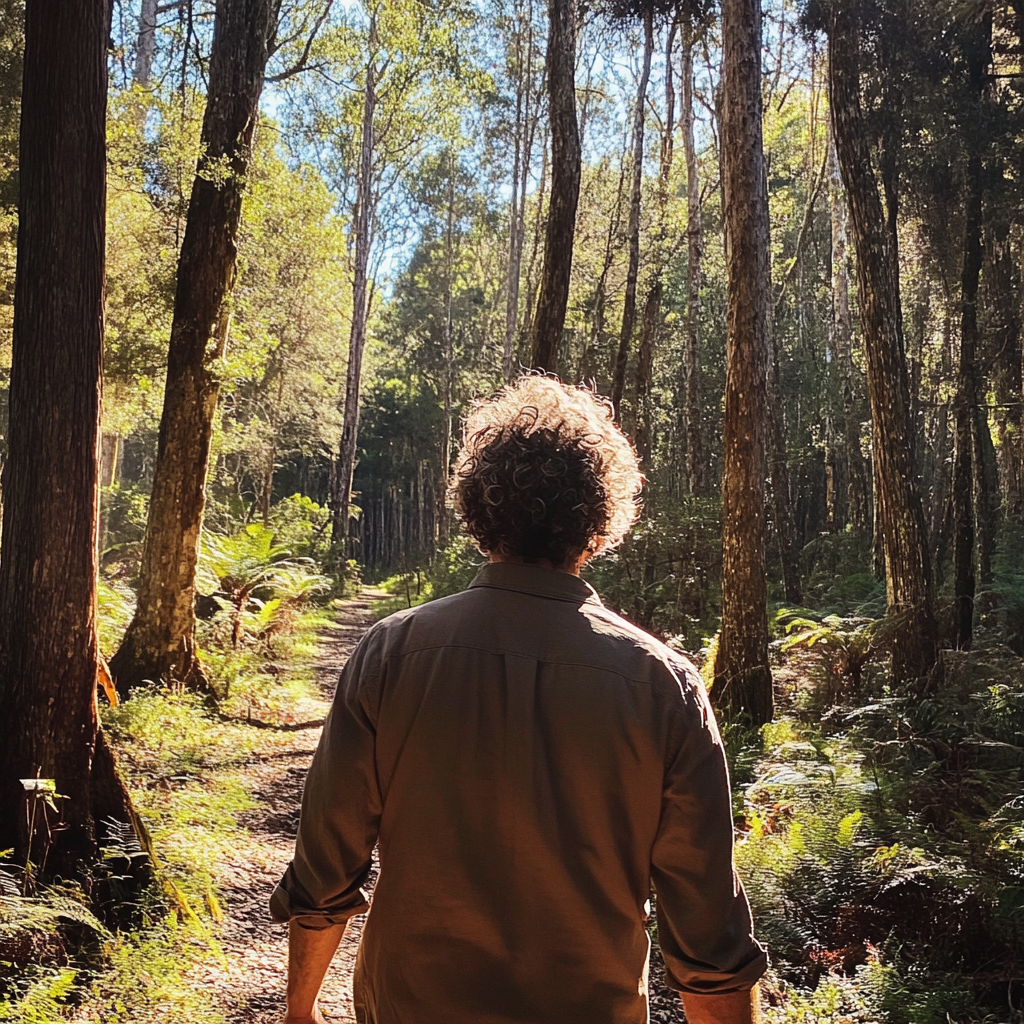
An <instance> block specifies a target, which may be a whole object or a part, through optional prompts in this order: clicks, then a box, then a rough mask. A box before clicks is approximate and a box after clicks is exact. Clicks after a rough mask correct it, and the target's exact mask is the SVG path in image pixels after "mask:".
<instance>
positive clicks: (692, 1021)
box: [683, 985, 761, 1024]
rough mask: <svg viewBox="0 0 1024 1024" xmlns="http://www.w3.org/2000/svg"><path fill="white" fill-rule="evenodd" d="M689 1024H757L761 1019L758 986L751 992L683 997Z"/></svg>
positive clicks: (687, 995) (689, 993)
mask: <svg viewBox="0 0 1024 1024" xmlns="http://www.w3.org/2000/svg"><path fill="white" fill-rule="evenodd" d="M683 1009H684V1010H685V1011H686V1020H687V1024H757V1022H758V1021H760V1019H761V1013H760V1009H759V1007H758V996H757V986H756V985H755V986H754V988H753V989H752V990H751V991H750V992H722V993H720V994H719V995H707V996H698V995H694V994H693V993H692V992H687V993H686V994H685V995H684V996H683Z"/></svg>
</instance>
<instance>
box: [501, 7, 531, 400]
mask: <svg viewBox="0 0 1024 1024" xmlns="http://www.w3.org/2000/svg"><path fill="white" fill-rule="evenodd" d="M526 19H527V26H528V27H527V30H526V53H525V56H524V54H523V48H522V47H523V43H522V26H521V25H520V26H518V27H517V31H516V73H517V81H516V122H515V143H514V152H513V157H512V201H511V204H510V211H511V212H510V216H509V227H508V287H507V289H506V297H505V349H504V353H503V358H502V369H503V371H504V374H505V380H511V379H512V376H513V372H514V367H513V354H514V352H515V341H516V332H517V330H518V326H519V277H520V274H521V272H522V263H523V242H524V240H525V238H526V186H527V181H528V178H529V173H530V159H531V157H532V156H533V125H532V123H531V120H530V117H531V108H532V105H533V4H532V3H530V4H528V5H527V11H526Z"/></svg>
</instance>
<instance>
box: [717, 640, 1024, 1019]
mask: <svg viewBox="0 0 1024 1024" xmlns="http://www.w3.org/2000/svg"><path fill="white" fill-rule="evenodd" d="M943 667H944V673H945V675H944V683H943V688H942V690H941V691H939V692H937V693H935V694H934V695H932V696H930V697H928V698H925V699H923V700H922V699H920V698H915V699H911V698H907V697H893V696H884V697H882V698H880V699H876V700H874V701H872V703H871V704H869V705H867V706H865V707H856V706H853V707H850V706H849V704H848V705H847V706H846V708H845V709H836V710H833V711H832V712H831V713H830V714H828V715H826V716H825V717H824V718H822V717H821V716H820V714H819V713H816V712H815V713H812V717H813V721H810V722H802V721H799V720H796V719H793V718H785V719H782V720H780V721H778V722H776V723H774V724H772V725H770V726H766V727H765V729H764V730H763V732H762V737H761V744H762V752H761V756H760V760H759V761H758V763H757V764H756V766H755V768H754V771H753V773H752V781H751V782H750V783H749V784H746V785H744V786H743V787H742V795H743V814H744V822H745V823H744V829H743V834H742V838H741V840H740V842H739V845H738V847H737V862H738V866H739V870H740V873H741V875H742V877H743V878H744V881H745V883H746V885H747V891H748V894H749V897H750V900H751V905H752V907H753V909H754V915H755V919H756V920H757V921H758V930H759V933H760V934H761V936H762V937H763V938H764V939H765V940H766V941H767V943H768V944H769V946H770V948H771V949H772V957H773V963H774V965H775V971H776V972H777V979H776V989H777V990H778V1000H777V1002H778V1005H779V1010H778V1012H777V1013H776V1012H774V1011H773V1013H772V1014H771V1015H770V1016H769V1019H771V1020H778V1021H786V1022H790V1021H792V1022H797V1021H805V1020H811V1019H816V1018H815V1017H814V1014H815V1013H818V1014H820V1015H821V1019H824V1020H835V1021H837V1022H838V1021H841V1020H865V1021H874V1020H885V1021H899V1022H901V1024H911V1022H913V1024H944V1022H946V1020H947V1017H946V1014H947V1013H950V1014H953V1015H956V1014H959V1015H960V1016H954V1018H953V1019H958V1020H959V1019H965V1020H966V1019H970V1020H977V1019H980V1018H981V1017H982V1016H984V1014H985V1013H986V1012H993V1013H994V1012H998V1008H999V1005H1000V1001H1001V1000H1002V999H1003V998H1004V995H1005V986H1003V985H1001V984H1000V983H998V982H996V981H994V980H989V979H993V978H995V977H1001V976H1002V975H1001V974H1000V972H1004V973H1011V974H1012V972H1013V971H1014V970H1015V969H1016V968H1015V966H1014V965H1019V964H1020V963H1021V962H1022V961H1024V917H1022V914H1024V900H1022V899H1021V896H1020V894H1021V892H1022V891H1024V888H1022V885H1021V882H1022V880H1024V876H1022V871H1021V865H1022V864H1024V856H1022V853H1024V846H1022V837H1024V831H1022V822H1024V817H1022V815H1024V810H1022V809H1021V808H1020V807H1019V806H1018V805H1019V803H1020V801H1019V794H1020V786H1021V781H1022V778H1024V731H1022V730H1024V672H1022V670H1021V668H1020V665H1019V662H1017V660H1016V659H1009V658H1007V657H1006V656H1000V655H996V654H993V653H991V652H979V653H976V654H955V653H953V652H947V653H946V655H944V658H943ZM726 738H727V741H728V742H729V743H730V745H731V746H733V747H737V746H741V747H742V745H743V744H746V748H745V749H746V754H742V753H741V752H740V751H737V753H740V756H746V757H747V758H749V742H750V741H749V737H744V736H732V735H730V733H729V731H728V730H727V731H726ZM736 756H737V754H736V753H734V754H733V757H736ZM740 781H741V782H742V781H743V780H742V778H741V780H740ZM994 1019H1002V1018H994Z"/></svg>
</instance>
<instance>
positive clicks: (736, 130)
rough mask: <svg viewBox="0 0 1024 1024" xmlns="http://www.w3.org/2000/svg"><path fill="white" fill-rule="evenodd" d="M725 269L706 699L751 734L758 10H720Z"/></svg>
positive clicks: (760, 336)
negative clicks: (717, 595) (717, 617)
mask: <svg viewBox="0 0 1024 1024" xmlns="http://www.w3.org/2000/svg"><path fill="white" fill-rule="evenodd" d="M722 48H723V61H722V64H723V93H724V95H723V108H724V109H723V114H724V116H723V121H722V171H723V176H724V179H725V181H724V186H725V197H726V207H725V224H726V237H727V239H728V247H727V252H728V255H727V258H726V266H727V270H728V278H729V281H728V298H727V315H726V377H725V436H724V455H725V472H724V479H723V483H722V503H723V509H722V632H721V637H720V639H719V644H718V654H717V656H716V658H715V679H714V685H713V687H712V690H711V694H712V699H713V700H714V701H715V703H716V704H718V705H719V706H721V707H724V708H727V709H729V711H730V712H731V713H733V714H742V715H745V716H747V717H749V718H750V720H751V721H752V722H753V723H754V724H755V725H761V724H763V723H765V722H770V721H771V719H772V715H773V714H774V698H773V694H772V674H771V669H770V668H769V667H768V590H767V582H766V579H765V476H766V473H765V469H766V465H765V462H766V460H765V444H766V441H767V430H768V396H767V380H768V370H769V345H768V304H769V283H768V196H767V194H766V190H765V166H764V150H763V141H762V134H761V4H760V0H723V4H722Z"/></svg>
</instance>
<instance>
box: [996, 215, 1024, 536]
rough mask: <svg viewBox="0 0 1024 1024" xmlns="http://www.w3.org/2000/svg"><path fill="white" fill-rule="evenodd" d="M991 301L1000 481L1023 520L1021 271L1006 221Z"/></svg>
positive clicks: (999, 235)
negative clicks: (1014, 257) (993, 329)
mask: <svg viewBox="0 0 1024 1024" xmlns="http://www.w3.org/2000/svg"><path fill="white" fill-rule="evenodd" d="M991 250H992V259H991V264H990V265H991V273H990V274H989V275H988V281H989V296H990V302H991V305H992V307H993V309H994V310H995V311H996V317H997V321H996V322H997V325H998V326H997V329H996V337H995V350H996V353H997V355H996V365H995V392H996V431H997V438H998V441H999V445H998V448H997V451H998V453H999V480H1000V483H1001V484H1002V498H1003V507H1004V508H1005V510H1006V514H1007V515H1008V516H1012V517H1014V518H1020V517H1021V516H1022V515H1024V436H1022V435H1021V430H1022V428H1024V417H1022V416H1021V405H1020V401H1021V359H1022V352H1021V337H1020V334H1021V317H1020V298H1019V297H1020V289H1019V281H1020V270H1019V268H1018V267H1017V266H1016V264H1015V262H1014V259H1013V252H1012V248H1011V241H1010V223H1009V219H1008V218H1006V219H1003V218H1000V219H999V221H998V222H997V223H995V224H994V225H993V227H992V233H991Z"/></svg>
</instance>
